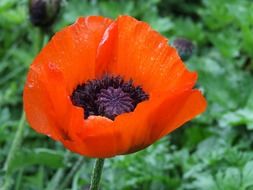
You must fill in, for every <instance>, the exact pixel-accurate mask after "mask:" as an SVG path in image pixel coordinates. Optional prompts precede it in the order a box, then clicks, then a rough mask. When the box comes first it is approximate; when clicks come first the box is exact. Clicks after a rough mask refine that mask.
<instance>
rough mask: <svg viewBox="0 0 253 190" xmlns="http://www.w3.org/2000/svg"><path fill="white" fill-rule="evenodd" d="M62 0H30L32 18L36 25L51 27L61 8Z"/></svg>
mask: <svg viewBox="0 0 253 190" xmlns="http://www.w3.org/2000/svg"><path fill="white" fill-rule="evenodd" d="M60 3H61V0H30V1H29V13H30V20H31V22H32V24H33V25H34V26H38V27H42V28H45V27H50V26H51V25H52V24H53V22H54V21H55V19H56V17H57V15H58V12H59V10H60Z"/></svg>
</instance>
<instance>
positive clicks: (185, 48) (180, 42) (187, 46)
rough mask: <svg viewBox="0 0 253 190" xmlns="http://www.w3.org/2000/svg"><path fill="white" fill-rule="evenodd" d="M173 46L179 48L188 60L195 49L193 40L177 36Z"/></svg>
mask: <svg viewBox="0 0 253 190" xmlns="http://www.w3.org/2000/svg"><path fill="white" fill-rule="evenodd" d="M172 46H173V47H174V48H176V49H177V51H178V54H179V55H180V57H181V59H182V60H183V61H186V60H188V59H189V58H190V57H191V56H192V54H193V51H194V45H193V43H192V42H191V41H189V40H187V39H184V38H177V39H175V40H174V41H173V43H172Z"/></svg>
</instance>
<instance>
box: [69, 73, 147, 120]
mask: <svg viewBox="0 0 253 190" xmlns="http://www.w3.org/2000/svg"><path fill="white" fill-rule="evenodd" d="M147 99H148V95H147V94H146V93H145V92H144V91H143V90H142V88H141V87H140V86H136V87H135V86H134V85H133V81H132V80H130V81H128V82H124V80H123V79H122V77H120V76H117V77H113V76H104V77H103V78H101V79H100V80H97V79H94V80H89V81H87V82H86V83H84V84H82V85H78V86H77V88H76V89H75V90H74V91H73V93H72V95H71V100H72V103H73V104H74V105H75V106H79V107H82V108H83V109H84V110H85V114H84V118H87V117H88V116H90V115H101V116H105V117H107V118H109V119H112V120H114V119H115V117H117V116H118V115H120V114H122V113H127V112H131V111H133V110H134V109H135V107H136V106H137V104H138V103H140V102H142V101H144V100H147Z"/></svg>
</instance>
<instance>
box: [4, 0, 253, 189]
mask: <svg viewBox="0 0 253 190" xmlns="http://www.w3.org/2000/svg"><path fill="white" fill-rule="evenodd" d="M28 13H29V11H28V1H26V0H0V189H3V188H4V183H6V182H5V179H7V178H8V183H9V184H10V186H11V188H10V189H15V190H44V189H45V190H61V189H72V190H79V189H80V190H81V189H82V190H84V189H87V188H88V187H89V180H90V176H91V170H92V166H93V163H94V160H91V159H87V158H83V157H81V156H78V155H76V154H73V153H70V152H69V151H67V150H66V149H64V148H63V146H62V145H61V144H60V143H57V142H54V141H53V140H51V139H49V138H48V137H46V136H44V135H39V134H37V133H35V132H34V131H33V130H32V129H30V128H29V127H28V126H25V128H24V131H23V133H22V136H23V139H22V144H21V145H20V148H19V149H18V151H17V152H16V153H15V157H14V159H13V160H12V162H11V163H10V165H9V168H8V171H6V168H4V164H5V162H6V158H7V155H8V153H9V151H10V147H11V144H12V143H13V140H14V136H15V133H16V131H17V128H18V125H19V123H20V118H21V113H22V89H23V85H24V81H25V77H26V73H27V70H28V67H29V65H30V64H31V62H32V60H33V58H34V57H35V55H36V54H37V52H38V51H39V49H40V44H41V42H40V36H41V32H40V30H39V29H38V28H36V27H34V26H33V25H32V24H31V23H30V21H29V14H28ZM120 14H128V15H131V16H134V17H136V18H137V19H140V20H143V21H146V22H148V23H149V24H150V25H151V26H152V27H153V28H154V29H156V30H158V31H159V32H160V33H162V34H163V35H164V36H166V37H167V38H169V39H172V40H173V39H174V38H176V37H184V38H187V39H189V40H191V41H192V42H193V43H194V44H195V47H196V49H195V54H194V55H193V56H192V57H191V58H190V59H189V60H188V61H187V62H186V64H187V65H188V67H189V68H190V69H191V70H196V71H198V73H199V80H198V88H200V89H201V90H202V91H203V92H204V95H205V96H206V98H207V100H208V110H207V111H206V112H205V113H204V114H202V115H201V116H200V117H198V118H196V119H194V120H193V121H191V122H189V123H187V124H186V125H185V126H183V127H181V128H180V129H178V130H176V131H174V132H173V133H172V134H170V135H168V136H167V137H165V138H163V139H162V140H160V141H159V142H157V143H156V144H154V145H152V146H151V147H149V148H147V149H145V150H143V151H140V152H138V153H135V154H132V155H127V156H118V157H115V158H112V159H108V160H106V162H105V169H104V173H103V176H102V182H101V187H102V188H101V189H104V190H122V189H123V190H142V189H143V190H253V113H252V112H253V1H251V0H196V1H190V0H127V1H126V0H125V1H124V0H118V1H116V0H108V1H106V0H101V1H96V0H90V1H88V0H86V1H84V0H82V1H81V0H72V1H66V0H65V1H62V3H61V10H60V14H59V15H58V18H57V20H56V22H55V24H54V25H53V28H52V31H53V32H56V31H58V30H60V29H61V28H62V27H64V26H66V25H69V24H71V23H73V22H74V21H75V19H76V18H77V17H79V16H85V15H104V16H107V17H111V18H116V17H117V16H118V15H120ZM52 31H51V33H52ZM49 38H50V35H47V36H45V37H44V41H47V40H48V39H49ZM168 109H169V108H168ZM26 125H27V124H26Z"/></svg>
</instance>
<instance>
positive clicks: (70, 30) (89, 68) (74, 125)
mask: <svg viewBox="0 0 253 190" xmlns="http://www.w3.org/2000/svg"><path fill="white" fill-rule="evenodd" d="M196 80H197V74H196V73H195V72H189V71H188V70H187V68H186V67H185V65H184V64H183V62H182V61H181V59H180V57H179V56H178V54H177V52H176V50H175V49H174V48H173V47H171V46H169V45H168V41H167V40H166V39H165V38H164V37H163V36H161V35H160V34H159V33H157V32H156V31H154V30H152V29H151V28H150V26H149V25H148V24H146V23H144V22H140V21H137V20H135V19H134V18H132V17H130V16H120V17H118V18H117V19H116V20H115V21H113V20H111V19H108V18H103V17H100V16H90V17H86V18H79V19H78V20H77V21H76V23H74V24H73V25H71V26H68V27H66V28H64V29H63V30H61V31H60V32H58V33H56V34H55V36H54V37H53V38H52V40H51V41H50V42H49V43H48V44H47V45H46V46H45V47H44V48H43V50H42V51H41V52H40V53H39V55H38V56H37V57H36V58H35V60H34V62H33V63H32V65H31V67H30V70H29V73H28V77H27V81H26V84H25V88H24V107H25V112H26V116H27V119H28V122H29V123H30V125H31V127H32V128H33V129H34V130H36V131H37V132H39V133H43V134H46V135H48V136H49V137H51V138H53V139H54V140H57V141H60V142H62V143H63V144H64V146H65V147H67V148H68V149H70V150H71V151H73V152H76V153H79V154H81V155H85V156H88V157H99V158H105V157H112V156H115V155H120V154H128V153H132V152H136V151H138V150H141V149H143V148H145V147H147V146H149V145H150V144H152V143H154V142H155V141H156V140H158V139H160V138H161V137H163V136H165V135H166V134H168V133H170V132H171V131H173V130H175V129H176V128H178V127H179V126H181V125H182V124H184V123H185V122H187V121H189V120H190V119H192V118H193V117H195V116H196V115H198V114H200V113H201V112H203V111H204V110H205V108H206V101H205V99H204V98H203V96H202V95H201V93H200V92H199V91H198V90H194V89H192V88H193V86H194V84H195V82H196Z"/></svg>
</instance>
